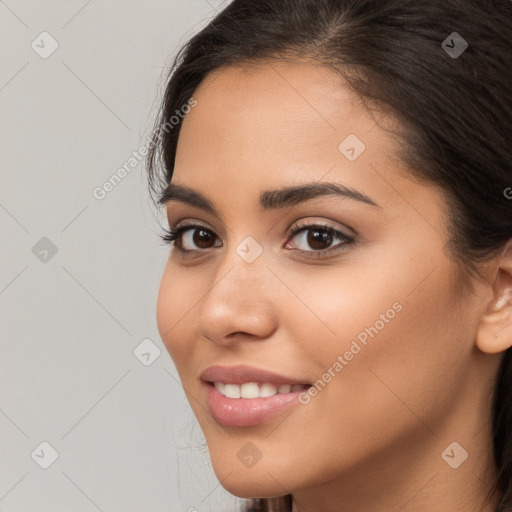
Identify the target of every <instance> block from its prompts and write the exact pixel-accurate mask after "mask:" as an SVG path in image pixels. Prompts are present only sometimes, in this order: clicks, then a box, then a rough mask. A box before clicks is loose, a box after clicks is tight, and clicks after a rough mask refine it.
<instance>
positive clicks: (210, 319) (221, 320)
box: [196, 249, 277, 347]
mask: <svg viewBox="0 0 512 512" xmlns="http://www.w3.org/2000/svg"><path fill="white" fill-rule="evenodd" d="M276 286H277V283H276V278H275V276H274V275H273V274H272V272H271V271H270V270H269V269H268V268H267V266H266V262H265V258H264V257H263V254H262V255H261V256H260V257H259V258H258V259H257V260H256V261H253V262H252V263H248V262H247V261H245V260H244V259H243V258H242V257H240V256H239V254H238V253H237V252H236V251H235V250H234V249H230V251H229V254H227V255H226V257H225V258H224V259H223V261H222V263H220V264H219V265H218V267H217V269H216V271H215V272H212V280H211V282H210V283H209V287H208V290H207V292H206V294H205V295H204V296H203V298H202V299H201V300H200V303H199V304H198V307H197V310H196V315H197V316H196V330H197V333H198V334H199V335H200V336H202V337H204V338H206V339H208V340H209V341H211V342H212V343H215V344H217V345H223V346H226V347H229V346H232V345H234V344H238V343H241V342H246V341H256V340H263V339H266V338H269V337H270V336H271V335H272V333H273V332H274V331H275V330H276V328H277V321H276V320H277V319H276V309H277V308H276V304H275V302H274V301H275V300H276V297H277V289H276Z"/></svg>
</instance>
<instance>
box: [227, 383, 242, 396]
mask: <svg viewBox="0 0 512 512" xmlns="http://www.w3.org/2000/svg"><path fill="white" fill-rule="evenodd" d="M224 395H225V396H227V397H228V398H240V386H239V385H238V384H224Z"/></svg>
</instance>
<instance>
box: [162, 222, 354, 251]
mask: <svg viewBox="0 0 512 512" xmlns="http://www.w3.org/2000/svg"><path fill="white" fill-rule="evenodd" d="M160 236H161V238H162V240H163V241H164V242H165V243H167V244H169V245H170V244H172V243H173V242H174V245H175V248H176V249H177V250H178V251H179V252H181V253H200V252H204V251H206V250H209V249H211V248H213V247H215V246H211V245H209V244H210V243H211V242H212V241H215V238H216V235H215V233H214V232H213V231H211V230H210V229H207V228H205V227H203V226H201V225H197V224H188V225H187V224H185V225H182V226H178V227H177V228H174V229H166V228H164V234H163V235H160ZM294 238H296V239H297V241H298V242H297V243H298V245H299V247H298V249H297V250H298V251H300V252H302V253H306V254H308V255H312V256H318V255H322V254H325V253H328V252H334V251H337V250H343V249H347V248H348V247H350V246H351V245H353V244H354V243H355V240H354V239H353V238H351V237H349V236H348V235H345V234H344V233H342V232H341V231H339V230H337V229H334V228H332V227H330V226H324V225H322V224H309V225H305V226H300V227H297V226H294V227H293V228H292V230H291V232H290V233H289V234H287V235H286V240H287V241H289V240H293V239H294ZM336 240H339V241H340V242H339V243H338V244H336V245H334V246H332V244H333V242H335V241H336ZM205 244H206V246H205ZM186 245H189V246H192V248H190V247H189V248H187V247H185V246H186ZM194 245H195V246H196V247H197V246H198V245H200V246H201V247H199V248H198V249H194V247H193V246H194ZM300 245H302V248H301V247H300ZM217 247H219V246H218V245H217ZM285 247H286V248H289V242H287V244H286V246H285ZM307 247H310V248H311V249H308V248H307Z"/></svg>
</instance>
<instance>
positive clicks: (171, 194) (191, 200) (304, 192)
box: [158, 182, 380, 217]
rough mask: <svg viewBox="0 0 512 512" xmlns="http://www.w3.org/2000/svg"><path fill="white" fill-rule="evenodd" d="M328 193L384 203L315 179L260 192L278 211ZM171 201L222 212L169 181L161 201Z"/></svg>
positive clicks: (262, 203)
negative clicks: (310, 181) (303, 183)
mask: <svg viewBox="0 0 512 512" xmlns="http://www.w3.org/2000/svg"><path fill="white" fill-rule="evenodd" d="M327 195H336V196H342V197H345V198H348V199H353V200H355V201H359V202H361V203H364V204H368V205H371V206H375V207H377V208H380V206H379V205H378V204H377V203H375V202H374V201H373V200H372V199H371V198H370V197H368V196H367V195H365V194H363V193H361V192H359V191H357V190H355V189H353V188H350V187H347V186H345V185H340V184H338V183H328V182H322V183H318V182H312V183H306V184H305V185H296V186H290V187H283V188H280V189H276V190H266V191H264V192H262V193H261V194H260V199H259V205H260V208H261V209H262V210H278V209H280V208H285V207H287V206H294V205H296V204H299V203H302V202H304V201H308V200H310V199H314V198H316V197H321V196H327ZM169 202H180V203H185V204H189V205H190V206H195V207H197V208H200V209H201V210H204V211H206V212H208V213H211V214H212V215H216V216H217V217H220V215H219V212H218V211H217V209H216V208H215V206H214V205H213V203H212V202H211V201H210V200H209V199H208V198H207V197H206V196H204V195H203V194H201V193H200V192H199V191H197V190H194V189H192V188H189V187H186V186H184V185H177V184H175V183H169V185H167V187H166V188H165V190H164V191H163V192H162V194H161V196H160V199H159V200H158V203H159V204H161V205H166V204H167V203H169Z"/></svg>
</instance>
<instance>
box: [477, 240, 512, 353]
mask: <svg viewBox="0 0 512 512" xmlns="http://www.w3.org/2000/svg"><path fill="white" fill-rule="evenodd" d="M511 242H512V240H509V242H508V243H507V245H506V246H505V248H504V250H503V251H502V252H501V253H500V256H499V258H500V261H499V264H498V266H497V270H496V273H495V277H494V282H493V283H492V288H493V299H492V300H491V301H490V302H489V304H488V307H487V310H486V312H485V313H484V314H483V316H482V318H481V319H480V323H479V325H478V330H477V334H476V345H477V347H478V348H479V349H480V350H481V351H482V352H485V353H487V354H497V353H500V352H504V351H505V350H507V349H508V348H509V347H511V346H512V243H511Z"/></svg>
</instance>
